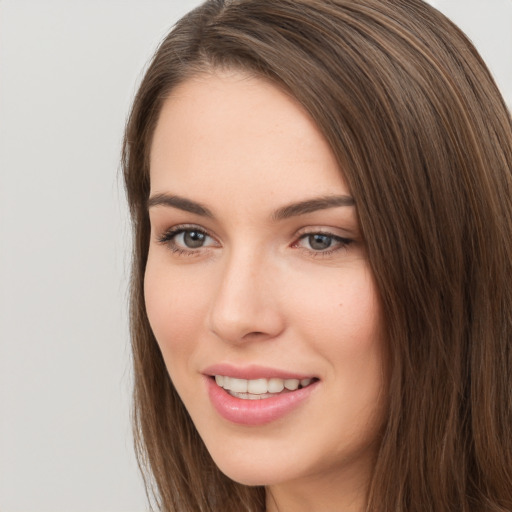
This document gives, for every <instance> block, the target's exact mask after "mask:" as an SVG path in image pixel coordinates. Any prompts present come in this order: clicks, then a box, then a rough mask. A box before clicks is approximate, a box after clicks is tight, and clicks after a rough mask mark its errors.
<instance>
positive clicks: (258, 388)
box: [215, 375, 313, 399]
mask: <svg viewBox="0 0 512 512" xmlns="http://www.w3.org/2000/svg"><path fill="white" fill-rule="evenodd" d="M312 381H313V379H302V380H299V379H277V378H271V379H252V380H246V379H236V378H234V377H228V376H225V375H215V382H216V383H217V385H218V386H220V387H221V388H224V389H225V390H226V391H231V394H233V395H235V396H238V395H239V394H240V398H248V399H255V398H258V397H257V396H256V397H255V396H254V395H266V394H269V393H270V394H276V393H281V391H283V390H284V389H285V388H286V389H287V390H288V391H295V390H297V389H299V387H301V388H305V387H306V386H309V385H310V384H311V382H312ZM261 398H262V397H261Z"/></svg>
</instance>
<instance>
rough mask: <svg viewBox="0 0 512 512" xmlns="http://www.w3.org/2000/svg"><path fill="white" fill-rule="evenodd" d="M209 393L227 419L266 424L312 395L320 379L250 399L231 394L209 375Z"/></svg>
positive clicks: (216, 407)
mask: <svg viewBox="0 0 512 512" xmlns="http://www.w3.org/2000/svg"><path fill="white" fill-rule="evenodd" d="M206 380H207V386H208V395H209V397H210V400H211V402H212V404H213V406H214V407H215V409H216V411H217V412H218V413H219V414H220V415H221V416H222V417H223V418H224V419H226V420H228V421H230V422H232V423H237V424H239V425H254V426H257V425H264V424H266V423H270V422H272V421H276V420H278V419H279V418H282V417H283V416H286V415H287V414H288V413H290V412H291V411H293V410H295V409H296V408H298V407H299V406H300V405H301V404H302V403H304V401H305V400H307V398H308V397H309V396H310V395H311V393H312V391H313V390H314V389H315V388H316V386H317V384H318V381H316V382H313V383H312V384H310V385H309V386H306V387H305V388H302V389H297V390H296V391H290V392H289V393H282V394H280V395H276V396H273V397H270V398H261V399H258V400H248V399H243V398H237V397H235V396H231V395H230V394H229V393H228V392H227V391H226V390H224V389H223V388H221V387H220V386H218V385H217V384H216V383H215V380H214V379H212V378H210V377H207V378H206Z"/></svg>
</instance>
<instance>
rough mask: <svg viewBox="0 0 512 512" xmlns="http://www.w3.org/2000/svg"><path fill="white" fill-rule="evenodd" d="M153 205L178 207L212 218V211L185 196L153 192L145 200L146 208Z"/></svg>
mask: <svg viewBox="0 0 512 512" xmlns="http://www.w3.org/2000/svg"><path fill="white" fill-rule="evenodd" d="M153 206H171V207H172V208H178V209H179V210H184V211H186V212H190V213H195V214H196V215H201V216H202V217H210V218H213V213H212V212H211V211H210V210H209V209H208V208H206V206H203V205H202V204H201V203H196V202H195V201H191V200H190V199H186V198H185V197H180V196H171V195H168V194H155V195H154V196H151V197H150V198H149V199H148V202H147V208H148V209H149V208H152V207H153Z"/></svg>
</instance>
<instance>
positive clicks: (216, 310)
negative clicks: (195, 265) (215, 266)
mask: <svg viewBox="0 0 512 512" xmlns="http://www.w3.org/2000/svg"><path fill="white" fill-rule="evenodd" d="M247 253H248V251H243V252H242V251H240V252H239V253H238V254H236V253H233V254H231V256H230V257H228V258H226V260H225V261H224V262H223V268H222V272H221V273H220V274H219V276H218V281H217V283H218V285H217V287H216V293H215V296H214V298H213V300H212V304H211V309H210V315H209V327H210V330H211V331H212V332H213V333H214V334H215V335H216V336H217V337H218V338H220V339H222V340H224V341H227V342H230V343H244V342H248V341H250V340H266V339H272V338H275V337H277V336H278V335H279V334H280V333H281V332H282V331H283V329H284V326H285V321H284V316H283V314H282V311H281V308H280V307H279V304H280V302H281V301H280V298H279V289H278V286H277V283H278V282H279V280H278V279H276V277H277V276H276V269H272V264H271V262H269V261H268V259H267V260H265V258H264V257H263V256H262V255H257V254H247Z"/></svg>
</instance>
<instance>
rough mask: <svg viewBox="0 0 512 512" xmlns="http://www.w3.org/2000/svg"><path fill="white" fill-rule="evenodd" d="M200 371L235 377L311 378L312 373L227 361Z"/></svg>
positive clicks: (207, 373) (206, 373)
mask: <svg viewBox="0 0 512 512" xmlns="http://www.w3.org/2000/svg"><path fill="white" fill-rule="evenodd" d="M202 373H203V374H204V375H207V376H214V375H227V376H228V377H235V378H236V379H247V380H250V379H272V378H277V379H299V380H303V379H311V378H313V376H312V375H305V374H300V373H293V372H289V371H286V370H279V369H277V368H268V367H265V366H258V365H250V366H240V367H239V366H233V365H231V364H227V363H221V364H215V365H212V366H209V367H208V368H205V369H204V370H203V371H202Z"/></svg>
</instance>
